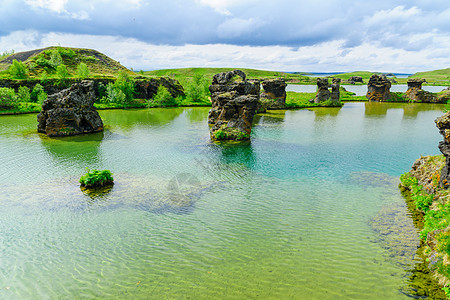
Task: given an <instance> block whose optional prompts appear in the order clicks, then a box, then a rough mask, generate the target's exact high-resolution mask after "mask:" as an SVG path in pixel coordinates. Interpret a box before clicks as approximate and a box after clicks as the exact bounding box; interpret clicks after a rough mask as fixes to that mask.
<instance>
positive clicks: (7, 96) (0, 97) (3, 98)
mask: <svg viewBox="0 0 450 300" xmlns="http://www.w3.org/2000/svg"><path fill="white" fill-rule="evenodd" d="M16 104H17V96H16V93H15V92H14V89H11V88H0V106H1V107H11V106H15V105H16Z"/></svg>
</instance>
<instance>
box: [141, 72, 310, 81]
mask: <svg viewBox="0 0 450 300" xmlns="http://www.w3.org/2000/svg"><path fill="white" fill-rule="evenodd" d="M235 69H239V70H241V71H243V72H245V74H247V78H249V79H266V78H284V79H285V80H286V81H289V82H293V83H303V84H315V83H316V80H315V78H311V77H308V76H303V75H298V74H291V73H285V72H276V71H264V70H255V69H245V68H184V69H163V70H155V71H147V72H144V74H145V75H147V76H158V77H159V76H167V77H171V78H174V79H177V80H179V81H180V82H182V81H184V80H185V79H186V78H189V77H191V78H192V77H194V76H196V75H202V76H204V77H205V78H206V79H207V80H208V81H211V80H212V78H213V76H214V75H215V74H217V73H221V72H228V71H232V70H235Z"/></svg>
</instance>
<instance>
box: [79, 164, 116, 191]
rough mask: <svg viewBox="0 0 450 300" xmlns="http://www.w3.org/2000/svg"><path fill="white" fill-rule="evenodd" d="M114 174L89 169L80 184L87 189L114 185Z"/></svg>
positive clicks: (107, 171)
mask: <svg viewBox="0 0 450 300" xmlns="http://www.w3.org/2000/svg"><path fill="white" fill-rule="evenodd" d="M112 175H113V174H112V173H111V171H109V170H103V171H99V170H95V169H92V170H89V169H87V173H86V174H84V175H83V176H81V178H80V180H79V181H80V183H81V186H83V187H86V188H93V187H102V186H107V185H111V184H114V179H113V176H112Z"/></svg>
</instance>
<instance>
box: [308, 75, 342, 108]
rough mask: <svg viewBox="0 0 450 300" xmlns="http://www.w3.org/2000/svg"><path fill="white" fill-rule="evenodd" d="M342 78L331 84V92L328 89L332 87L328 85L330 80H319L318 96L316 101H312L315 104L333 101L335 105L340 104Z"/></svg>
mask: <svg viewBox="0 0 450 300" xmlns="http://www.w3.org/2000/svg"><path fill="white" fill-rule="evenodd" d="M340 83H341V79H340V78H333V79H332V84H331V92H330V90H329V89H328V88H329V87H330V85H329V84H328V78H320V77H319V78H317V94H316V97H315V98H314V100H310V101H311V102H312V101H314V103H321V102H325V101H328V100H331V102H332V103H333V105H336V104H339V103H340V102H339V97H340Z"/></svg>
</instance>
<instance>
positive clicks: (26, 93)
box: [17, 86, 31, 102]
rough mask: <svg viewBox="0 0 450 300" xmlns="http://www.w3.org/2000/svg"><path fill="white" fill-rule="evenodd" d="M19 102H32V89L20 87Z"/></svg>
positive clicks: (18, 92)
mask: <svg viewBox="0 0 450 300" xmlns="http://www.w3.org/2000/svg"><path fill="white" fill-rule="evenodd" d="M17 100H18V101H20V102H30V100H31V95H30V89H29V88H27V87H26V86H21V87H19V90H18V91H17Z"/></svg>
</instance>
